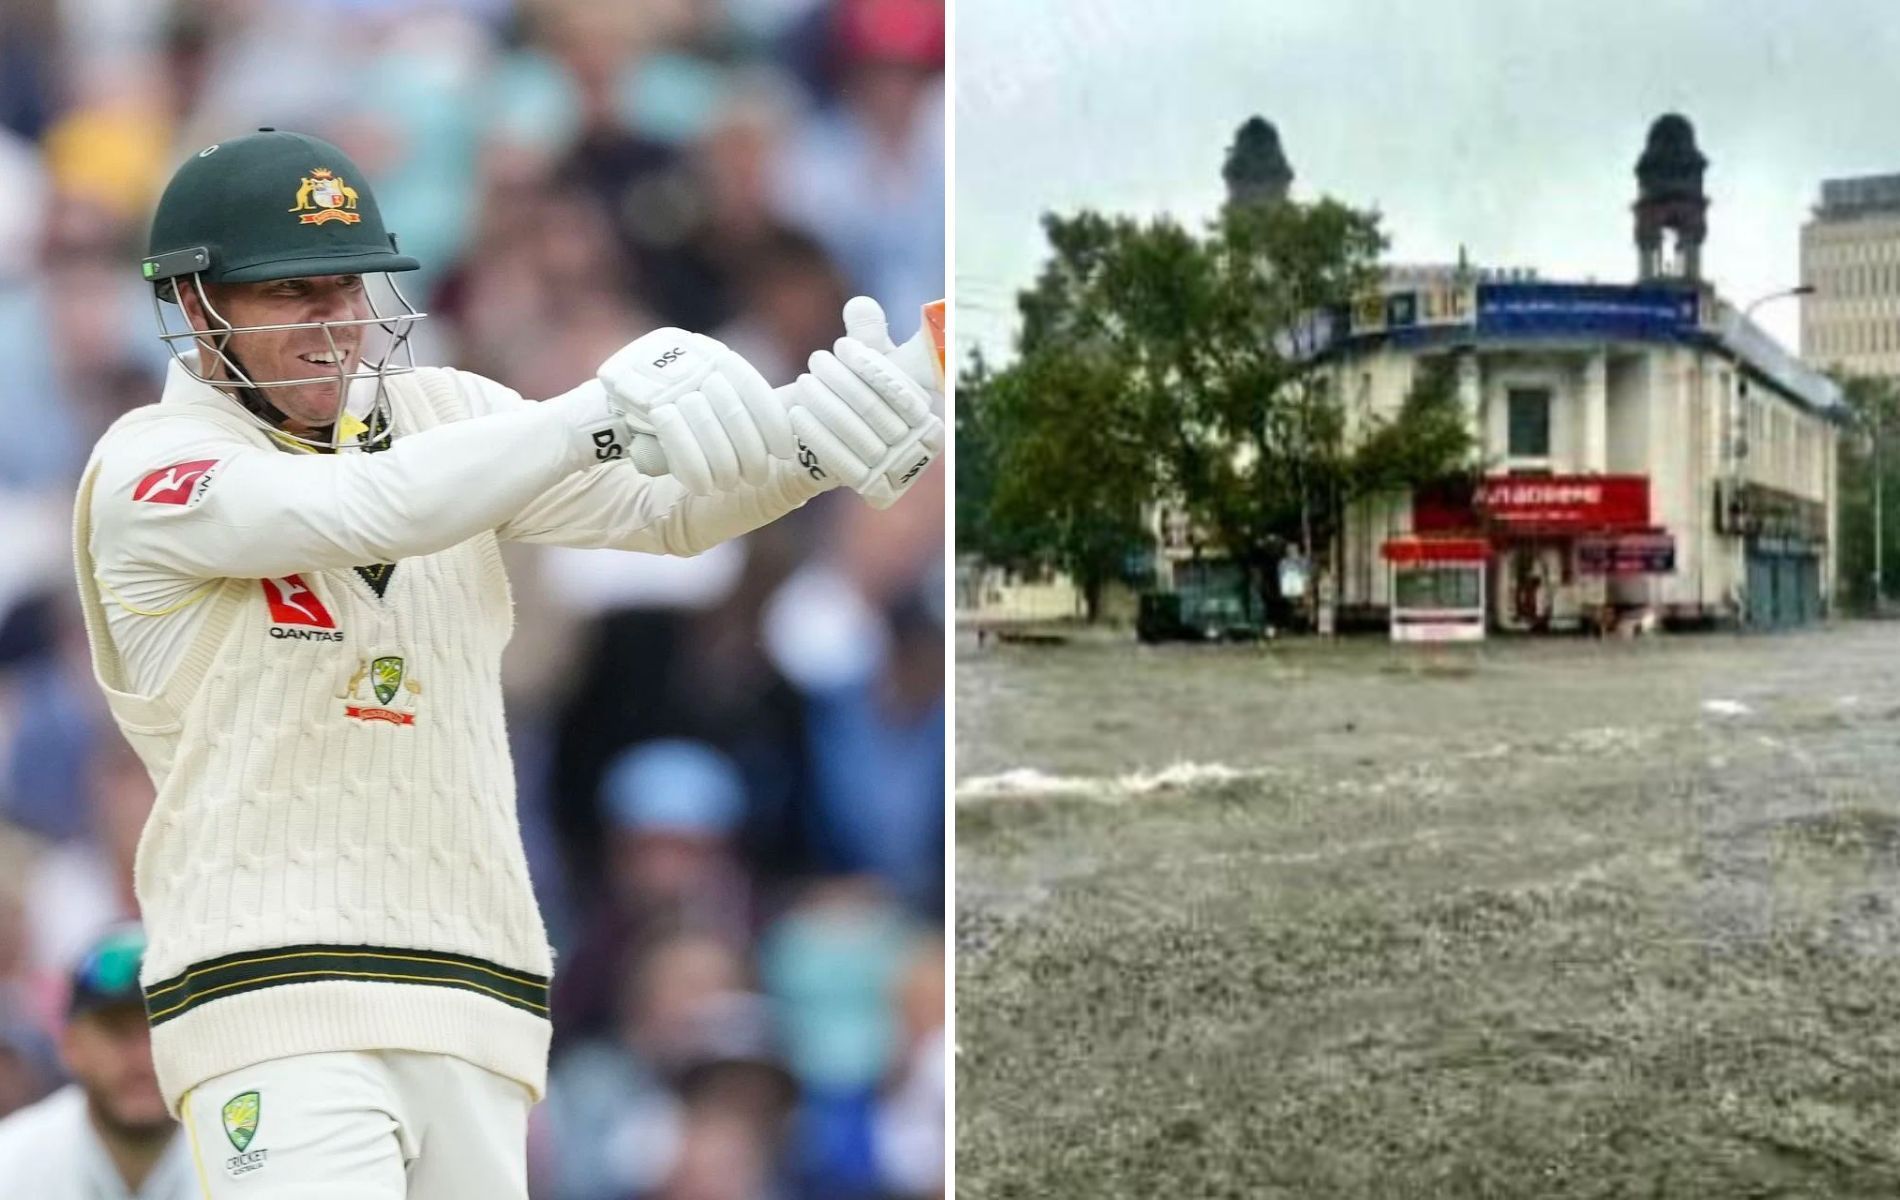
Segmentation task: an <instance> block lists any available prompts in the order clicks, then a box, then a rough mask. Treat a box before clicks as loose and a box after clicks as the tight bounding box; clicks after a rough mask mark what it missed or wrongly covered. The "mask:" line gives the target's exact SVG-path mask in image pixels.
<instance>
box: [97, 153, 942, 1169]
mask: <svg viewBox="0 0 1900 1200" xmlns="http://www.w3.org/2000/svg"><path fill="white" fill-rule="evenodd" d="M417 265H418V264H417V262H416V261H415V260H414V259H412V258H409V257H408V256H406V255H404V254H402V253H401V252H400V250H399V249H398V247H397V244H396V240H395V238H394V237H393V236H391V235H390V234H389V232H388V231H386V230H385V229H384V227H383V223H382V218H381V215H380V213H379V211H378V208H377V204H376V199H375V196H374V193H373V191H372V189H371V187H370V185H369V182H368V181H367V180H366V179H365V178H364V177H363V175H362V172H361V171H360V170H359V169H358V168H357V167H356V165H355V164H354V163H352V162H351V161H350V160H349V159H348V158H347V157H346V156H345V155H344V154H343V153H342V151H340V150H339V149H338V148H337V147H335V146H333V145H330V144H328V143H326V142H322V141H319V140H317V139H315V138H312V137H307V136H304V135H302V134H296V133H289V132H282V131H277V130H271V129H265V130H259V131H258V132H256V133H252V134H248V135H245V136H242V137H238V138H234V139H232V140H230V141H226V142H223V143H220V144H217V145H212V146H207V147H205V148H204V149H202V150H201V151H199V152H198V153H197V154H195V155H194V156H193V157H192V158H191V159H189V160H187V162H186V163H185V164H184V166H183V167H181V168H180V169H179V170H178V172H177V173H176V175H175V176H174V177H173V179H172V181H171V183H170V184H169V186H168V187H167V188H166V190H165V193H164V195H163V196H162V197H161V199H160V201H159V205H158V210H157V214H156V216H155V218H154V220H153V226H152V238H151V247H150V254H149V256H148V257H147V258H146V259H145V260H144V263H143V273H144V276H145V278H146V279H147V280H148V281H150V282H151V283H152V285H153V288H154V299H153V303H154V305H155V307H156V309H157V311H158V316H159V325H160V336H161V337H162V338H163V339H164V340H165V343H166V344H167V345H168V346H170V347H171V348H172V350H173V352H174V355H175V359H176V361H175V362H174V363H173V365H172V368H171V374H170V376H169V378H168V380H167V383H166V386H165V390H164V394H163V397H162V398H161V400H160V402H159V403H157V404H154V405H147V406H145V407H143V408H139V409H136V410H134V411H133V412H131V413H129V414H128V415H127V416H125V417H124V418H122V419H121V420H120V421H118V422H117V423H116V424H115V425H114V426H113V427H112V428H111V429H110V430H108V431H107V432H106V434H105V435H104V437H102V438H101V439H100V441H99V444H98V446H97V448H96V449H95V451H94V453H93V456H92V459H91V461H90V462H89V463H88V465H87V468H86V471H85V474H84V476H83V477H82V480H81V484H80V489H79V496H78V499H77V502H76V505H75V537H74V541H75V555H76V561H77V564H78V582H79V589H80V598H81V601H82V603H83V606H84V609H85V613H86V626H87V633H88V636H89V640H90V643H91V648H92V655H93V663H94V668H95V673H96V675H97V677H98V681H99V683H100V685H101V686H102V688H103V689H104V690H105V693H106V697H107V701H108V703H109V706H110V708H111V710H112V713H113V716H114V718H115V719H116V720H117V722H118V724H119V727H120V729H121V730H122V731H123V732H124V733H125V735H126V737H127V739H128V740H129V741H130V742H131V744H132V746H133V747H134V749H135V750H137V751H138V753H139V755H140V757H141V758H142V759H143V760H144V762H145V765H146V767H147V768H148V769H149V770H150V772H151V774H152V777H153V780H154V781H155V783H156V785H157V789H158V797H157V801H156V803H155V805H154V807H153V810H152V814H151V817H150V819H149V821H148V823H147V825H146V828H145V832H144V836H143V838H142V840H141V842H140V846H139V853H138V862H137V870H136V876H137V891H138V899H139V904H140V907H141V911H142V912H143V914H144V919H145V924H146V930H147V934H148V936H149V937H150V939H151V948H150V951H149V953H148V954H147V956H146V961H145V966H144V975H143V982H144V987H145V999H146V1005H147V1008H148V1011H149V1013H150V1017H151V1024H152V1051H153V1057H154V1059H155V1062H156V1066H157V1074H158V1082H159V1085H160V1088H161V1090H162V1091H163V1094H164V1098H165V1102H166V1104H167V1105H168V1106H169V1107H170V1108H171V1109H172V1111H174V1112H175V1113H177V1114H178V1116H179V1118H180V1120H182V1121H183V1122H184V1124H185V1126H186V1128H187V1130H188V1132H189V1134H190V1135H191V1136H190V1141H191V1145H192V1148H193V1158H194V1160H195V1172H196V1173H197V1175H198V1176H199V1178H200V1182H201V1186H202V1187H203V1189H204V1191H205V1192H206V1194H207V1195H208V1196H211V1197H214V1198H218V1200H222V1198H224V1197H231V1196H240V1195H241V1196H245V1197H250V1198H254V1200H271V1198H273V1197H292V1196H295V1197H308V1196H318V1195H322V1196H332V1195H334V1196H349V1197H352V1198H356V1200H394V1198H397V1197H411V1198H416V1200H429V1198H435V1197H441V1198H444V1200H446V1198H450V1197H453V1198H455V1200H463V1198H465V1197H476V1196H479V1197H483V1198H484V1200H521V1198H522V1197H525V1195H526V1179H525V1161H524V1159H525V1131H526V1125H527V1118H528V1110H529V1107H530V1106H531V1105H532V1104H533V1103H534V1102H535V1101H537V1100H538V1099H540V1097H541V1094H542V1091H543V1088H544V1085H545V1080H546V1073H547V1056H548V1045H549V1034H550V1029H549V1023H548V984H549V974H550V971H551V969H552V962H551V955H550V951H549V947H548V942H547V937H546V934H545V931H544V929H543V926H542V922H541V917H540V914H539V912H538V911H537V908H536V905H535V901H534V897H533V894H532V893H531V891H530V888H529V880H528V869H527V863H526V858H525V854H524V851H523V847H522V841H521V833H520V829H519V825H518V822H517V819H516V815H515V796H514V771H513V764H512V763H511V761H510V756H509V751H508V734H507V727H506V724H505V722H504V719H503V713H502V698H501V678H500V667H501V654H502V648H503V647H504V646H505V645H506V643H507V641H508V638H509V635H510V632H511V630H512V628H513V620H514V614H513V601H512V598H511V596H510V593H509V588H508V581H507V578H506V576H505V574H504V572H503V570H502V565H501V557H500V554H499V553H498V549H497V546H498V543H499V542H501V541H506V540H517V541H533V542H547V543H555V544H559V545H565V546H583V547H606V548H614V549H620V550H632V551H641V552H646V553H653V554H675V555H692V554H697V553H700V552H702V551H704V550H706V549H708V548H710V547H712V546H714V545H717V544H719V543H720V542H723V541H725V540H727V539H729V538H734V537H738V536H740V535H741V534H744V533H746V532H747V531H749V530H752V529H756V528H758V527H759V526H761V525H764V524H766V523H767V522H769V521H773V520H775V519H777V518H778V517H780V516H782V515H784V514H786V513H788V512H791V511H792V510H794V509H796V508H798V507H800V506H801V505H803V504H804V503H805V502H806V501H808V500H810V499H811V498H812V497H813V496H816V495H818V494H819V493H820V492H822V491H824V490H826V489H828V488H831V487H835V486H839V485H840V484H841V483H842V484H844V485H846V486H849V487H851V488H853V489H854V490H857V491H859V492H860V493H861V494H863V495H864V497H865V498H866V500H867V501H869V502H870V503H873V504H874V505H878V506H885V505H889V504H890V503H892V502H894V501H895V500H896V499H897V498H899V497H900V496H901V495H902V494H903V493H904V491H906V490H907V489H908V488H909V487H910V486H911V485H912V484H913V483H914V482H915V480H916V479H917V477H918V476H919V475H920V474H921V473H922V471H923V469H924V468H925V467H927V466H928V465H929V463H930V462H931V461H932V460H933V459H934V458H935V457H936V455H937V454H938V453H939V452H940V451H941V449H942V445H943V423H942V420H941V418H940V416H939V412H940V410H941V377H940V375H939V376H935V377H927V378H925V379H924V380H922V381H920V380H919V379H918V378H917V377H916V376H917V374H919V373H921V372H918V371H917V370H916V368H915V364H916V363H917V362H918V361H919V360H920V356H919V355H917V354H916V353H915V351H914V348H913V349H911V350H901V348H900V347H897V346H896V345H894V344H893V343H892V341H891V340H890V338H889V336H888V333H887V331H886V329H885V324H884V318H883V314H882V311H881V310H880V309H878V307H877V305H876V304H874V303H871V302H869V301H867V300H863V299H860V300H857V301H854V302H853V304H852V305H851V306H849V307H848V309H847V312H848V314H849V319H848V325H849V331H850V332H851V333H852V334H853V335H854V336H847V337H844V338H840V339H839V340H838V341H837V342H836V343H835V344H834V345H833V347H832V348H831V349H829V350H819V351H817V352H815V353H814V354H813V355H812V356H811V359H810V368H811V370H810V372H809V373H807V374H805V375H802V376H801V377H800V378H799V379H798V380H797V381H795V382H794V383H792V384H790V385H787V386H786V387H785V388H782V389H780V390H779V391H776V392H775V391H774V390H773V389H772V388H771V387H769V386H768V385H767V384H766V382H765V380H764V379H762V378H761V377H760V375H759V373H758V372H757V371H756V370H754V369H753V368H752V367H751V366H750V364H748V363H747V362H746V361H745V360H744V359H743V358H741V357H740V356H739V355H737V354H735V353H733V352H732V351H730V350H728V349H727V348H726V347H725V346H723V345H722V344H720V343H719V342H717V341H715V340H713V339H712V338H709V337H705V336H703V335H699V334H693V333H688V332H686V331H683V330H679V329H661V330H656V331H654V332H652V333H648V334H646V335H645V336H643V337H641V338H639V339H637V340H635V341H634V342H632V343H631V344H629V345H628V346H626V347H625V348H624V349H622V350H620V351H619V352H617V353H615V354H614V355H613V356H611V357H610V358H609V359H608V360H607V361H606V362H605V363H603V364H601V366H600V367H599V369H598V371H597V373H596V375H595V378H593V379H590V380H588V381H587V382H586V383H584V384H582V385H581V386H580V387H577V388H575V389H574V390H572V391H570V392H568V393H565V394H563V395H560V396H555V397H552V398H549V399H545V400H541V401H539V402H534V401H530V400H527V399H524V398H523V397H522V396H520V395H518V394H517V393H515V392H513V391H511V390H510V389H508V388H506V387H503V386H502V385H500V384H498V383H495V382H494V381H492V380H489V379H485V378H482V377H480V376H477V375H472V374H469V373H466V372H461V371H455V370H450V369H446V368H433V367H420V368H418V367H416V366H415V365H414V363H413V360H412V359H410V358H409V355H408V346H409V336H410V331H411V330H412V328H413V327H414V324H415V322H416V321H418V320H420V319H421V318H422V315H423V314H421V313H419V312H417V311H416V310H415V309H414V308H412V307H411V306H410V305H409V304H408V302H407V301H406V300H405V299H404V298H403V297H402V294H401V291H400V289H399V288H397V287H396V286H395V283H394V280H393V279H388V278H386V276H387V275H388V274H389V273H392V272H396V273H400V272H403V271H409V270H413V269H415V268H416V267H417ZM174 321H176V322H177V323H178V324H179V325H180V326H181V327H180V328H176V329H174V328H173V324H174ZM900 351H901V352H900ZM924 357H925V360H926V361H927V356H924ZM907 363H908V364H911V365H910V366H909V367H907V366H906V364H907ZM939 364H940V360H939ZM933 369H936V370H940V365H939V366H938V367H937V368H933ZM933 389H934V391H933ZM636 437H637V438H639V439H640V442H639V443H638V445H636V443H635V441H634V439H635V438H636ZM636 452H638V453H639V455H640V458H641V460H642V463H643V467H642V468H639V469H636V467H635V465H634V462H633V461H632V455H633V454H635V453H636ZM643 469H644V470H646V471H649V472H652V471H662V470H663V471H665V472H667V474H665V475H662V476H658V477H656V476H654V475H650V474H643V473H642V470H643Z"/></svg>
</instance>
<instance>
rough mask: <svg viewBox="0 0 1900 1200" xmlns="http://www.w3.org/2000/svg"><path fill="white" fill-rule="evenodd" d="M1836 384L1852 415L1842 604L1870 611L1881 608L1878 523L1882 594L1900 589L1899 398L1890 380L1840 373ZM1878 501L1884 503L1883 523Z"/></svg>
mask: <svg viewBox="0 0 1900 1200" xmlns="http://www.w3.org/2000/svg"><path fill="white" fill-rule="evenodd" d="M1835 382H1837V383H1839V384H1840V385H1841V394H1842V397H1843V399H1845V400H1846V402H1847V408H1848V413H1849V414H1850V416H1849V423H1848V427H1847V428H1845V429H1843V430H1842V431H1841V437H1840V453H1839V466H1840V472H1839V477H1838V485H1837V487H1838V493H1837V494H1838V499H1839V506H1840V508H1839V522H1840V524H1839V529H1838V531H1837V537H1838V539H1839V541H1838V543H1837V546H1836V554H1837V556H1838V558H1837V561H1836V563H1835V572H1836V577H1837V579H1838V586H1839V589H1840V602H1841V604H1842V605H1843V606H1844V607H1846V608H1848V609H1850V610H1854V611H1860V612H1871V611H1874V609H1875V606H1876V596H1875V587H1874V562H1875V557H1876V556H1875V553H1874V537H1875V526H1876V524H1878V526H1879V529H1880V541H1881V543H1882V546H1881V551H1882V553H1881V554H1880V555H1879V558H1880V562H1881V573H1882V575H1883V576H1884V578H1882V580H1881V581H1880V583H1881V586H1880V589H1879V595H1880V596H1883V597H1884V596H1892V595H1894V594H1895V589H1896V585H1900V508H1896V507H1895V506H1896V505H1900V394H1897V393H1896V387H1895V384H1894V382H1893V381H1892V380H1889V379H1885V378H1877V377H1872V376H1865V375H1847V374H1839V375H1836V377H1835ZM1876 488H1878V489H1879V495H1878V496H1877V495H1876ZM1877 499H1884V501H1885V503H1884V505H1882V506H1881V508H1882V510H1883V511H1882V512H1881V514H1880V515H1881V519H1880V520H1879V521H1878V522H1876V520H1875V508H1876V503H1875V502H1876V500H1877Z"/></svg>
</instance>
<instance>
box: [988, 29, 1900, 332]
mask: <svg viewBox="0 0 1900 1200" xmlns="http://www.w3.org/2000/svg"><path fill="white" fill-rule="evenodd" d="M955 35H956V88H957V98H956V122H957V123H956V175H955V179H956V258H957V261H956V289H957V290H956V295H957V326H958V342H959V347H960V349H961V350H963V351H965V352H967V350H968V348H969V347H970V346H971V345H974V344H980V345H981V346H982V347H983V348H984V350H985V352H986V353H990V354H992V355H993V356H996V357H1002V356H1004V355H1006V354H1007V352H1008V348H1009V346H1010V342H1011V337H1012V334H1013V330H1014V325H1015V306H1014V296H1015V292H1016V290H1017V289H1018V288H1021V287H1022V286H1024V285H1025V284H1026V283H1028V282H1029V280H1031V279H1032V278H1033V277H1034V274H1035V272H1036V269H1037V267H1038V265H1039V264H1040V262H1041V261H1042V257H1043V245H1042V238H1041V231H1040V229H1039V227H1038V225H1037V221H1038V218H1039V216H1040V214H1041V213H1043V212H1045V211H1048V210H1051V209H1053V210H1056V211H1060V212H1069V211H1073V210H1075V209H1077V208H1081V207H1090V208H1096V209H1100V210H1104V211H1109V212H1117V213H1128V214H1137V215H1149V214H1158V213H1163V212H1165V213H1169V214H1172V215H1174V216H1175V217H1177V218H1179V219H1181V220H1184V221H1187V222H1190V223H1192V224H1195V225H1198V224H1199V223H1200V222H1201V221H1203V220H1204V219H1206V218H1207V217H1209V216H1211V215H1212V214H1213V213H1214V211H1215V210H1216V209H1217V208H1218V206H1219V204H1220V202H1221V199H1222V195H1223V189H1222V184H1221V179H1220V168H1221V163H1222V161H1223V157H1224V155H1225V152H1226V148H1227V146H1228V145H1229V144H1230V143H1231V141H1232V140H1233V133H1234V129H1235V127H1236V126H1238V125H1239V124H1240V123H1241V122H1242V121H1243V120H1245V119H1246V118H1247V117H1249V116H1251V115H1253V114H1255V113H1258V114H1260V115H1262V116H1265V117H1266V118H1267V119H1268V120H1270V121H1272V122H1273V123H1274V124H1275V125H1276V126H1278V128H1279V131H1280V138H1281V143H1282V145H1283V146H1284V147H1285V149H1286V153H1287V158H1288V160H1289V161H1290V162H1291V163H1292V166H1293V170H1294V176H1295V178H1294V184H1293V190H1294V195H1295V196H1296V197H1298V198H1301V199H1308V200H1310V199H1313V198H1316V197H1318V196H1320V195H1331V196H1334V197H1337V198H1338V199H1341V200H1344V201H1346V202H1348V203H1352V204H1355V205H1359V206H1369V207H1375V208H1377V209H1378V210H1379V211H1380V212H1381V213H1382V214H1383V216H1384V224H1385V229H1386V232H1387V234H1388V236H1389V237H1390V238H1391V241H1392V246H1391V250H1390V252H1389V258H1390V259H1391V260H1392V261H1395V262H1430V261H1451V260H1453V259H1455V258H1456V257H1457V253H1458V247H1459V245H1460V244H1461V243H1462V244H1463V245H1465V246H1466V247H1468V248H1469V250H1470V253H1471V257H1472V260H1473V262H1475V263H1477V264H1479V265H1483V266H1528V267H1535V268H1536V269H1537V270H1538V271H1539V272H1540V273H1541V274H1542V276H1543V277H1544V278H1546V279H1582V278H1587V277H1595V278H1597V279H1599V280H1603V281H1606V282H1608V281H1626V280H1629V279H1631V278H1632V277H1633V276H1634V273H1635V266H1636V251H1635V246H1634V243H1633V241H1632V224H1631V215H1630V207H1629V206H1630V203H1631V202H1632V201H1633V200H1634V199H1635V197H1636V179H1635V176H1634V174H1633V171H1634V169H1635V165H1636V158H1637V155H1639V154H1640V153H1641V152H1642V148H1643V139H1644V134H1645V133H1646V132H1647V130H1648V128H1649V124H1650V122H1651V121H1652V120H1653V119H1654V118H1655V117H1657V116H1658V115H1660V114H1662V113H1663V112H1667V111H1671V110H1674V111H1679V112H1681V113H1683V114H1684V115H1685V116H1687V117H1688V118H1689V119H1690V120H1691V121H1692V122H1693V123H1694V125H1695V130H1696V140H1697V144H1698V145H1699V146H1700V147H1701V149H1702V152H1703V154H1704V155H1706V156H1707V157H1708V159H1709V170H1708V175H1707V179H1706V185H1707V189H1708V193H1709V196H1710V199H1711V204H1710V207H1709V236H1708V241H1707V242H1706V243H1705V245H1704V249H1703V271H1704V274H1705V275H1706V276H1707V277H1709V278H1710V279H1712V280H1713V281H1714V282H1715V284H1716V285H1717V287H1718V288H1719V289H1720V290H1721V291H1722V293H1723V294H1724V295H1725V296H1727V297H1728V298H1730V299H1732V300H1736V301H1737V302H1740V303H1745V302H1747V301H1748V300H1750V299H1752V298H1754V297H1756V296H1759V295H1762V294H1764V293H1767V292H1770V291H1774V290H1776V289H1778V288H1781V287H1785V286H1788V285H1790V284H1793V283H1796V282H1799V280H1798V278H1797V272H1798V271H1799V265H1800V242H1799V238H1800V228H1801V224H1802V222H1803V221H1804V220H1806V219H1807V216H1808V211H1809V209H1810V208H1811V207H1812V205H1813V204H1814V203H1815V201H1816V200H1817V198H1818V196H1819V190H1820V181H1821V180H1822V179H1823V178H1826V177H1832V176H1841V175H1857V174H1874V173H1884V172H1900V3H1896V2H1895V0H1806V2H1797V0H1535V2H1527V0H1079V2H1076V3H1060V4H1054V3H1052V4H1029V3H1024V2H1023V0H959V2H958V4H957V6H956V29H955ZM1797 314H1798V308H1797V303H1796V302H1795V301H1783V302H1780V303H1776V304H1770V305H1767V306H1764V307H1763V308H1762V309H1761V310H1760V312H1759V313H1758V319H1759V320H1760V321H1761V323H1762V324H1764V325H1766V326H1767V327H1768V328H1769V329H1770V330H1771V331H1772V332H1774V333H1776V334H1777V335H1779V336H1780V337H1782V338H1783V339H1784V340H1785V341H1786V342H1787V343H1788V344H1789V346H1790V347H1793V346H1794V345H1795V338H1796V330H1797V328H1798V324H1797Z"/></svg>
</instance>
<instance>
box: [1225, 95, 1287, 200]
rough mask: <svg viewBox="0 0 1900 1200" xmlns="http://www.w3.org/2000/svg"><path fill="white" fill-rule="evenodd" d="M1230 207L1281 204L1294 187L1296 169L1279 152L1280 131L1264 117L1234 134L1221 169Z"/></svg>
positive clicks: (1281, 152) (1256, 119)
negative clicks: (1232, 205)
mask: <svg viewBox="0 0 1900 1200" xmlns="http://www.w3.org/2000/svg"><path fill="white" fill-rule="evenodd" d="M1221 178H1222V179H1225V180H1226V181H1227V202H1228V203H1229V204H1278V203H1279V202H1280V201H1282V200H1285V199H1286V194H1287V190H1288V189H1289V188H1291V187H1292V186H1293V168H1292V167H1291V166H1289V165H1287V161H1286V154H1285V152H1284V151H1282V150H1281V149H1280V131H1279V130H1277V129H1275V128H1274V127H1273V122H1271V121H1269V120H1267V119H1266V118H1264V117H1251V118H1249V119H1248V120H1247V123H1246V124H1244V125H1242V126H1241V127H1240V128H1239V130H1237V131H1236V132H1235V134H1234V144H1233V145H1232V146H1229V147H1228V148H1227V163H1226V165H1225V166H1223V167H1222V168H1221Z"/></svg>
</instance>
